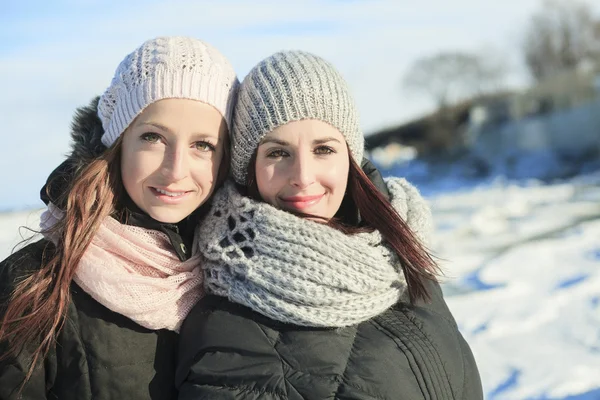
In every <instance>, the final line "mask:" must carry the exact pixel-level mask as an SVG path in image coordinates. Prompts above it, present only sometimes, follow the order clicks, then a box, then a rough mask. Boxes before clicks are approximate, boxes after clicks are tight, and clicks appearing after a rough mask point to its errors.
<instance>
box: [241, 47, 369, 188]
mask: <svg viewBox="0 0 600 400" xmlns="http://www.w3.org/2000/svg"><path fill="white" fill-rule="evenodd" d="M303 119H317V120H320V121H323V122H326V123H328V124H330V125H332V126H333V127H335V128H336V129H338V130H339V131H340V132H341V133H342V135H343V136H344V138H345V139H346V142H347V143H348V147H349V148H350V152H351V154H352V157H353V158H354V160H355V161H356V162H357V163H358V164H359V165H360V163H361V161H362V156H363V151H364V136H363V134H362V131H361V130H360V127H359V122H358V113H357V111H356V106H355V104H354V101H353V99H352V96H351V95H350V91H349V89H348V85H347V84H346V82H345V81H344V79H343V78H342V76H341V75H340V73H339V72H338V71H337V70H336V69H335V68H334V67H333V65H331V64H330V63H329V62H327V61H325V60H323V59H322V58H320V57H318V56H315V55H313V54H310V53H306V52H302V51H284V52H279V53H275V54H273V55H272V56H270V57H268V58H266V59H264V60H263V61H261V62H260V63H258V64H257V65H256V66H255V67H254V68H253V69H252V70H251V71H250V72H249V73H248V75H247V76H246V77H245V78H244V80H243V82H242V84H241V85H240V91H239V94H238V98H237V104H236V107H235V110H234V116H233V129H232V151H231V171H232V173H233V178H234V179H235V181H236V182H237V183H239V184H241V185H246V184H247V182H246V180H247V170H248V164H249V163H250V159H251V158H252V155H253V154H254V152H255V151H256V149H257V148H258V145H259V143H260V141H261V140H262V139H263V138H264V137H265V135H266V134H267V133H269V132H271V131H273V130H274V129H275V128H277V127H279V126H281V125H285V124H287V123H288V122H292V121H299V120H303Z"/></svg>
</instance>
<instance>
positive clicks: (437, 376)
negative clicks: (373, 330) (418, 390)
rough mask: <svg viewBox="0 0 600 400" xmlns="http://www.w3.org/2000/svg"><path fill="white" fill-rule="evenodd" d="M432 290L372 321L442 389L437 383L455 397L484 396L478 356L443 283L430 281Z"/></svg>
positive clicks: (477, 397) (426, 378)
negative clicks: (424, 298)
mask: <svg viewBox="0 0 600 400" xmlns="http://www.w3.org/2000/svg"><path fill="white" fill-rule="evenodd" d="M428 292H429V293H430V296H431V299H430V300H429V301H427V302H425V301H419V302H417V303H416V304H408V303H398V304H397V305H396V306H394V307H393V308H391V309H389V310H388V311H387V312H385V313H383V314H381V315H380V316H378V317H376V318H374V319H373V320H372V323H374V324H376V325H378V326H380V327H381V330H382V331H384V332H386V334H387V335H388V336H391V337H393V338H394V339H395V340H396V341H397V342H398V343H399V349H400V350H401V351H402V352H403V353H405V354H406V355H407V356H409V358H410V359H411V360H413V361H412V362H414V363H415V364H418V365H419V369H418V371H420V373H423V374H427V375H428V377H423V378H425V380H428V379H429V380H430V382H436V381H437V382H438V384H436V388H437V389H436V390H440V388H438V387H437V385H441V390H449V391H451V392H452V393H454V397H455V398H461V399H481V398H483V397H482V396H483V395H482V394H481V391H482V389H481V379H480V376H479V371H478V368H477V364H476V362H475V358H474V357H473V353H472V352H471V349H470V347H469V345H468V344H467V342H466V341H465V339H464V338H463V336H462V334H461V333H460V331H459V328H458V325H457V324H456V321H455V319H454V317H453V316H452V313H451V311H450V309H449V308H448V306H447V304H446V301H445V300H444V297H443V294H442V290H441V288H440V286H439V284H438V283H436V282H430V287H428ZM408 353H410V354H408ZM413 370H414V371H417V369H413ZM444 388H445V389H444ZM426 390H429V391H430V390H432V388H431V387H428V388H427V389H426Z"/></svg>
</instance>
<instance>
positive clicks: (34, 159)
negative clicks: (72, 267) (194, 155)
mask: <svg viewBox="0 0 600 400" xmlns="http://www.w3.org/2000/svg"><path fill="white" fill-rule="evenodd" d="M7 3H8V4H7ZM486 3H488V2H482V1H480V0H454V1H452V2H448V1H447V0H421V1H419V2H414V1H408V0H352V1H350V0H347V1H344V0H303V1H299V0H297V1H289V2H288V1H286V2H283V1H280V0H255V1H251V2H250V1H246V0H243V1H242V0H238V1H235V0H222V1H218V2H217V1H192V0H189V1H187V0H174V1H151V0H150V1H140V0H133V1H128V2H124V1H118V2H117V1H96V0H87V1H86V0H59V1H52V2H47V1H23V2H17V1H10V2H5V3H4V4H3V5H2V13H1V14H0V88H2V90H0V110H2V111H0V123H1V126H2V135H1V138H2V146H0V178H1V180H2V183H3V190H1V191H0V210H6V209H15V208H17V209H22V208H28V207H37V206H40V205H41V202H40V201H39V199H38V192H39V188H40V187H41V185H42V184H43V182H44V181H45V178H46V176H47V175H48V173H49V172H50V171H51V170H52V169H53V168H54V167H55V166H56V165H58V164H59V163H60V162H61V160H62V159H63V158H64V155H65V154H66V153H67V152H68V149H69V125H70V121H71V117H72V115H73V112H74V110H75V108H76V107H78V106H81V105H84V104H87V103H88V102H89V100H90V99H92V98H93V97H94V96H96V95H98V94H101V93H102V91H103V90H104V89H105V88H106V86H107V85H108V84H109V83H110V80H111V78H112V74H113V72H114V70H115V68H116V66H117V65H118V63H119V62H120V61H121V59H122V58H123V57H124V56H125V55H126V54H127V53H129V52H130V51H132V50H133V49H134V48H135V47H137V46H138V45H139V44H141V43H142V42H143V41H144V40H146V39H149V38H152V37H155V36H161V35H190V36H195V37H198V38H200V39H202V40H206V41H208V42H210V43H211V44H213V45H214V46H216V47H217V48H219V49H220V50H221V51H222V52H223V53H224V54H225V55H226V56H227V57H228V58H229V59H230V60H231V61H232V63H233V65H234V67H235V68H236V69H237V71H238V74H239V75H240V78H243V76H244V75H245V74H246V73H247V72H248V71H249V70H250V68H251V67H252V66H253V65H254V64H255V63H256V62H258V61H259V60H260V59H261V58H263V57H266V56H268V55H269V54H271V53H273V52H275V51H278V50H282V49H302V50H307V51H311V52H314V53H316V54H319V55H321V56H323V57H325V58H327V59H328V60H330V61H331V62H332V63H334V65H336V66H337V67H338V68H339V69H340V71H341V72H342V74H343V75H344V76H345V77H346V79H347V80H348V82H349V84H350V86H351V89H352V91H353V93H354V95H355V97H356V100H357V104H358V107H359V111H360V115H361V124H362V126H363V129H364V130H365V132H366V133H369V132H373V131H375V130H377V129H379V128H382V127H384V126H389V125H393V124H395V123H399V122H402V121H406V120H408V119H410V118H412V117H414V116H417V115H420V114H422V113H424V112H427V111H429V110H430V109H431V107H432V104H431V103H430V102H429V101H428V99H426V98H420V97H416V96H413V95H411V94H409V93H405V92H403V91H402V90H401V86H400V81H401V79H402V75H403V73H404V72H405V71H406V69H407V68H408V66H409V65H410V63H411V62H412V61H414V60H415V59H416V58H418V57H421V56H425V55H429V54H432V53H434V52H437V51H440V50H452V49H460V50H471V51H486V52H487V53H488V54H492V55H493V56H495V57H501V58H502V59H505V60H508V63H509V66H510V68H511V75H510V79H509V82H510V83H511V84H513V85H523V84H524V83H525V82H526V78H525V74H524V72H523V68H522V66H521V64H520V62H519V59H518V50H517V48H518V45H519V40H520V39H519V38H520V35H521V33H522V27H523V25H524V23H525V22H526V21H527V18H528V17H529V15H530V14H531V13H532V12H533V11H534V10H535V9H536V8H537V7H538V6H539V2H538V0H506V1H504V2H503V4H486ZM498 3H499V2H498Z"/></svg>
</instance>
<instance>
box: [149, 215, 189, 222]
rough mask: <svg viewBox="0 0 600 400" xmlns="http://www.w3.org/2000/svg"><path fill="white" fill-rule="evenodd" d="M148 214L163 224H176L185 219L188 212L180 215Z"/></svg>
mask: <svg viewBox="0 0 600 400" xmlns="http://www.w3.org/2000/svg"><path fill="white" fill-rule="evenodd" d="M190 214H191V213H190ZM149 215H150V217H152V219H155V220H156V221H158V222H162V223H163V224H176V223H178V222H181V221H182V220H183V219H185V217H187V215H189V214H187V215H184V216H182V215H181V214H179V213H177V214H175V213H151V214H149Z"/></svg>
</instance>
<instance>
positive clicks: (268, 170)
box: [255, 162, 281, 201]
mask: <svg viewBox="0 0 600 400" xmlns="http://www.w3.org/2000/svg"><path fill="white" fill-rule="evenodd" d="M255 174H256V175H255V179H256V186H257V187H258V193H259V194H260V196H261V197H262V198H263V200H266V201H269V199H271V198H273V197H275V195H276V194H277V192H278V191H279V187H280V186H281V185H280V184H279V183H278V181H279V180H281V177H279V176H278V175H277V173H276V168H275V165H273V164H271V165H264V164H261V163H258V162H257V164H256V171H255Z"/></svg>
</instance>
